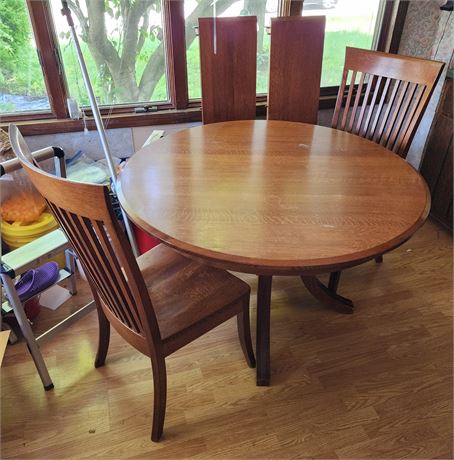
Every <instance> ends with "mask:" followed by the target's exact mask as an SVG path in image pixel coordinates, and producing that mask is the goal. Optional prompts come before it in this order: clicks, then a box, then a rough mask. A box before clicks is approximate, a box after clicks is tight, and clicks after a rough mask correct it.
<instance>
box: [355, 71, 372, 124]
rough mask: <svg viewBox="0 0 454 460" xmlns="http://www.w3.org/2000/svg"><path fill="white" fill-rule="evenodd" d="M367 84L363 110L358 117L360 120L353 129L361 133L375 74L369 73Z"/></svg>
mask: <svg viewBox="0 0 454 460" xmlns="http://www.w3.org/2000/svg"><path fill="white" fill-rule="evenodd" d="M367 78H368V80H367V86H366V93H365V94H364V99H363V104H362V106H361V111H360V114H359V117H358V121H357V122H356V127H355V129H354V131H353V133H359V132H360V129H361V125H362V123H363V118H364V113H365V112H366V108H367V103H368V101H369V95H370V91H371V89H372V85H373V81H374V75H369V74H368V75H367Z"/></svg>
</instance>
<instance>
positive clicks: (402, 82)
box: [328, 47, 444, 292]
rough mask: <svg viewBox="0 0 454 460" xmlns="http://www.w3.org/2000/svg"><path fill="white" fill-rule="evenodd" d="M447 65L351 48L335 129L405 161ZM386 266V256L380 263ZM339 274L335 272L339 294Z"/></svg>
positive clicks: (332, 283) (334, 285) (331, 283)
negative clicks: (378, 145) (379, 147)
mask: <svg viewBox="0 0 454 460" xmlns="http://www.w3.org/2000/svg"><path fill="white" fill-rule="evenodd" d="M443 67H444V63H443V62H438V61H430V60H427V59H419V58H414V57H409V56H400V55H397V54H389V53H383V52H380V51H370V50H365V49H359V48H350V47H347V48H346V52H345V64H344V70H343V73H342V81H341V84H340V87H339V92H338V95H337V100H336V106H335V109H334V115H333V119H332V124H331V126H332V127H333V128H337V129H341V130H343V131H348V132H351V133H353V134H356V135H358V136H361V137H364V138H366V139H370V140H371V141H373V142H376V143H377V144H380V145H383V146H384V147H386V148H387V149H389V150H391V151H393V152H395V153H396V154H397V155H399V156H401V157H402V158H406V156H407V153H408V149H409V148H410V145H411V141H412V140H413V137H414V136H415V134H416V130H417V129H418V126H419V124H420V122H421V119H422V117H423V115H424V111H425V110H426V107H427V104H428V103H429V100H430V97H431V96H432V93H433V90H434V88H435V86H436V84H437V82H438V79H439V78H440V75H441V73H442V71H443ZM375 260H376V261H377V262H382V261H383V256H379V257H377V258H376V259H375ZM339 278H340V272H334V273H331V276H330V280H329V286H328V287H329V289H330V290H332V291H333V292H336V290H337V287H338V284H339Z"/></svg>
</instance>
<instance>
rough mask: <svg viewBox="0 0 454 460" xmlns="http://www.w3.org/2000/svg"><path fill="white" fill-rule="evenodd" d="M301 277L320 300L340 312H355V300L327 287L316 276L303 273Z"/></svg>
mask: <svg viewBox="0 0 454 460" xmlns="http://www.w3.org/2000/svg"><path fill="white" fill-rule="evenodd" d="M301 279H302V280H303V283H304V285H305V286H306V288H307V290H308V291H309V292H310V293H311V294H312V295H313V296H314V297H315V298H316V299H317V300H319V301H320V302H322V303H325V304H327V305H329V306H330V307H331V308H333V309H334V310H336V311H337V312H339V313H346V314H352V313H353V302H352V301H351V300H350V299H347V298H346V297H342V296H341V295H339V294H336V292H335V291H332V290H330V289H329V288H327V287H326V286H325V285H324V284H323V283H322V282H321V281H320V280H319V279H318V278H317V277H316V276H312V275H311V276H309V275H302V276H301Z"/></svg>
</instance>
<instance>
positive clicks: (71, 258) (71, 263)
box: [65, 249, 77, 295]
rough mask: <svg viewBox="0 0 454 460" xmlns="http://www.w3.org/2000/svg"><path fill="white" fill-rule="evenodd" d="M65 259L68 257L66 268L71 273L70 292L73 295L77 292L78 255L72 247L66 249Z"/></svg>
mask: <svg viewBox="0 0 454 460" xmlns="http://www.w3.org/2000/svg"><path fill="white" fill-rule="evenodd" d="M65 259H66V268H67V269H68V270H69V272H70V273H71V276H70V277H69V278H68V282H69V286H68V289H69V293H70V294H71V295H76V294H77V286H76V256H75V255H74V252H73V251H72V250H71V249H66V251H65Z"/></svg>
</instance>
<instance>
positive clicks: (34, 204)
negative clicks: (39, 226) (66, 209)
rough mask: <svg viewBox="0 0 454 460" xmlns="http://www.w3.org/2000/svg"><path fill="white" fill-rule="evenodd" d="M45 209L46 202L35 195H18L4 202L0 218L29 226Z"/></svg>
mask: <svg viewBox="0 0 454 460" xmlns="http://www.w3.org/2000/svg"><path fill="white" fill-rule="evenodd" d="M45 209H46V202H45V201H44V198H43V197H42V196H41V195H38V194H36V193H25V192H23V193H20V194H18V195H15V196H13V197H12V198H9V199H8V200H6V201H5V202H4V203H3V204H2V207H1V214H2V218H3V219H4V220H6V221H7V222H21V223H23V224H31V223H32V222H35V221H37V220H38V219H39V216H40V215H41V214H42V212H43V211H44V210H45Z"/></svg>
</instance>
